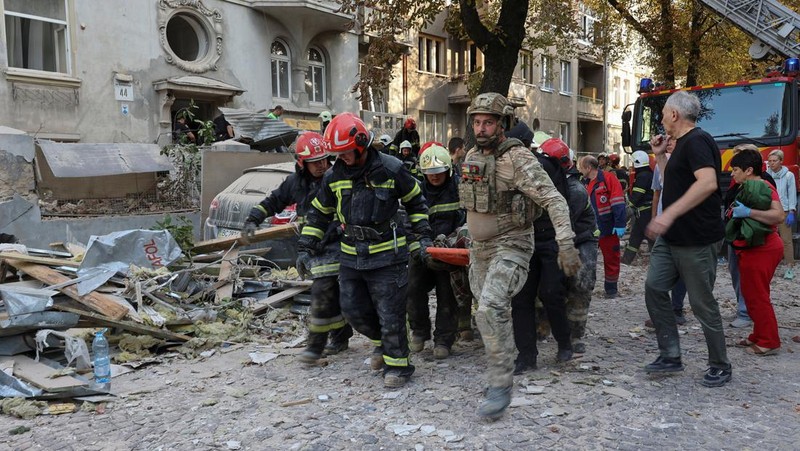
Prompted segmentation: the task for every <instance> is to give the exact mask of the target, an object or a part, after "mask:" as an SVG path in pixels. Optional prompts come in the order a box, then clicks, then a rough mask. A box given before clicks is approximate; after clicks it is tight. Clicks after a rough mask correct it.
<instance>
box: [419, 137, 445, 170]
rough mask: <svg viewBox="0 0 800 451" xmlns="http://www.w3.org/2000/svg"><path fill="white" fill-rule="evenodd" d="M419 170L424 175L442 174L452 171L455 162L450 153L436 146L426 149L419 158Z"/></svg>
mask: <svg viewBox="0 0 800 451" xmlns="http://www.w3.org/2000/svg"><path fill="white" fill-rule="evenodd" d="M419 168H420V170H421V171H422V173H423V174H441V173H442V172H445V171H451V170H452V168H453V160H452V159H451V158H450V152H448V151H447V149H445V148H444V147H442V146H440V145H437V144H434V145H431V146H429V147H428V148H427V149H425V151H424V152H422V154H421V155H420V157H419Z"/></svg>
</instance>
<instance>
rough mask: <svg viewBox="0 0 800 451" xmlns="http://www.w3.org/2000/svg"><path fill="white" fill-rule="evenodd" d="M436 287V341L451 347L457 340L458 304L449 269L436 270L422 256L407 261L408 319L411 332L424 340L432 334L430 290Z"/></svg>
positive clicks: (438, 343)
mask: <svg viewBox="0 0 800 451" xmlns="http://www.w3.org/2000/svg"><path fill="white" fill-rule="evenodd" d="M433 289H436V323H435V325H436V327H435V329H434V332H433V342H434V343H435V344H437V345H444V346H447V347H448V348H450V347H451V346H453V343H454V342H455V341H456V332H457V329H458V316H457V312H458V304H457V303H456V297H455V294H454V293H453V287H452V286H451V285H450V272H449V271H434V270H432V269H430V268H428V267H427V266H426V265H425V263H424V262H421V261H419V259H416V258H411V259H410V262H409V264H408V322H409V325H410V326H411V333H412V334H413V335H415V336H418V337H421V338H423V339H424V340H428V339H430V338H431V315H430V311H429V310H428V292H429V291H431V290H433Z"/></svg>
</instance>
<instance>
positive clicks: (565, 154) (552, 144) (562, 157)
mask: <svg viewBox="0 0 800 451" xmlns="http://www.w3.org/2000/svg"><path fill="white" fill-rule="evenodd" d="M539 151H540V152H542V153H543V154H545V155H547V156H548V157H550V158H555V159H556V160H558V163H559V164H561V167H562V168H564V169H569V168H570V167H571V166H572V160H571V159H570V158H569V146H568V145H567V143H565V142H564V141H562V140H560V139H558V138H550V139H546V140H545V141H544V142H543V143H542V144H540V145H539Z"/></svg>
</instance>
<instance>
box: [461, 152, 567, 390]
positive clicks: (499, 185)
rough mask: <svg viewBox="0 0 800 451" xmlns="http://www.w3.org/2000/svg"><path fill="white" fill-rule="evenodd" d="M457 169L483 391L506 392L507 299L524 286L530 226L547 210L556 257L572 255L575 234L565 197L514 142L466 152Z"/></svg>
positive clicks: (509, 377)
mask: <svg viewBox="0 0 800 451" xmlns="http://www.w3.org/2000/svg"><path fill="white" fill-rule="evenodd" d="M461 169H462V179H463V181H462V183H461V184H460V185H459V194H460V198H461V203H462V206H463V207H464V208H465V209H466V210H467V225H468V228H469V231H470V235H471V236H472V248H471V250H470V263H471V264H470V270H469V279H470V287H471V288H472V292H473V293H474V294H475V295H476V296H477V298H478V311H477V314H476V321H477V323H478V329H479V330H480V333H481V336H482V337H483V341H484V345H485V347H486V353H487V355H488V358H489V386H490V387H510V386H511V385H512V383H513V371H514V356H515V354H516V349H515V347H514V336H513V329H512V324H511V298H512V297H513V296H514V295H515V294H517V293H518V292H519V291H520V290H521V289H522V287H523V285H524V284H525V280H526V279H527V274H528V268H529V262H530V260H531V256H532V255H533V247H534V246H533V245H534V240H533V227H532V223H533V220H534V219H535V218H536V217H538V216H539V215H540V214H541V208H542V207H544V208H545V209H547V211H548V213H549V214H550V218H551V220H552V222H553V226H554V228H555V230H556V239H557V241H558V243H559V249H561V250H564V249H568V248H572V247H573V244H572V239H573V237H574V236H575V234H574V233H573V232H572V228H571V226H570V217H569V210H568V207H567V203H566V201H565V200H564V197H563V196H561V194H559V192H558V191H557V190H556V188H555V187H554V186H553V183H552V181H551V180H550V177H549V176H548V175H547V173H546V172H545V171H544V169H543V168H542V166H541V164H540V163H539V162H538V160H537V159H536V157H535V156H534V155H533V154H532V153H531V152H530V150H528V149H526V148H525V147H524V146H523V145H522V142H520V141H519V140H517V139H513V138H511V139H506V140H505V141H503V142H502V143H501V144H500V145H499V146H498V147H497V149H496V150H495V151H494V152H493V153H492V154H488V155H487V154H484V152H483V151H482V150H480V149H479V148H473V149H472V150H470V151H469V153H468V154H467V156H466V159H465V161H464V163H462V166H461ZM531 200H532V201H533V202H531Z"/></svg>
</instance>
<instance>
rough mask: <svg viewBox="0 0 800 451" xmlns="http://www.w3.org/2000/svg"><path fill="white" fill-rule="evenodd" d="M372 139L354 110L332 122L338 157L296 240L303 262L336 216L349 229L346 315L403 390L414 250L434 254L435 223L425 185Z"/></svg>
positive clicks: (344, 266)
mask: <svg viewBox="0 0 800 451" xmlns="http://www.w3.org/2000/svg"><path fill="white" fill-rule="evenodd" d="M372 139H373V138H372V135H371V133H370V132H369V131H367V128H366V126H365V125H364V122H363V121H362V120H361V119H359V118H358V117H356V116H355V115H353V114H351V113H342V114H339V115H337V116H336V117H335V118H333V120H332V121H331V123H330V125H328V128H327V129H326V131H325V142H326V144H327V145H328V152H329V153H330V154H332V155H336V157H337V160H336V162H335V163H334V165H333V168H331V170H329V171H328V172H327V173H326V174H325V176H324V178H323V180H322V186H321V187H320V189H319V191H318V193H317V197H316V198H315V199H314V201H313V202H312V203H311V209H310V210H309V213H308V215H307V217H306V226H305V227H304V228H303V231H302V234H301V236H300V239H299V240H298V256H297V266H298V267H303V266H305V265H306V263H307V262H308V261H310V260H311V259H312V258H313V256H315V255H317V254H318V253H319V252H320V249H321V247H320V245H321V242H322V240H323V239H324V237H325V231H326V230H328V228H329V227H330V226H331V223H333V222H334V219H338V220H339V222H341V224H342V225H341V227H342V230H343V232H344V234H343V235H342V237H341V253H340V256H339V261H340V267H339V290H340V296H341V297H340V300H341V305H342V313H343V314H344V317H345V319H346V320H347V322H348V323H350V324H351V325H352V326H353V328H354V329H356V330H357V331H358V332H360V333H362V334H364V335H366V336H367V337H368V338H369V339H370V340H371V341H372V342H373V344H374V345H375V346H376V348H375V352H373V359H372V362H371V363H373V364H374V363H376V362H377V363H381V362H380V361H377V359H375V358H374V357H375V356H378V355H381V356H382V357H383V365H381V366H382V367H383V370H384V371H383V377H384V385H385V386H386V387H401V386H403V385H405V384H406V382H408V380H409V378H410V376H411V374H412V373H413V372H414V366H413V365H411V363H410V362H409V358H408V354H409V350H408V336H407V332H406V290H407V287H408V260H409V252H411V253H412V254H413V258H415V259H418V260H420V261H425V260H428V259H430V257H429V256H428V255H427V250H426V249H427V247H429V246H431V245H432V240H431V236H430V235H431V228H430V226H429V225H428V207H427V206H426V205H425V199H424V198H423V197H422V190H421V188H420V187H419V184H418V183H417V182H416V180H414V178H413V177H412V176H411V174H410V173H409V172H408V171H406V170H405V169H404V168H403V165H402V163H401V162H400V161H399V160H397V159H396V158H393V157H390V156H388V155H385V154H383V153H381V152H378V151H377V150H375V149H374V148H373V147H372V146H371V143H372ZM401 202H402V204H403V205H404V206H405V211H406V214H407V217H408V221H409V223H410V227H411V229H412V230H406V227H405V225H404V221H403V219H402V217H401V216H400V215H399V214H398V210H399V207H400V203H401ZM412 246H413V247H412ZM373 368H375V366H373ZM378 368H380V366H379V367H378ZM378 368H376V369H378Z"/></svg>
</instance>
